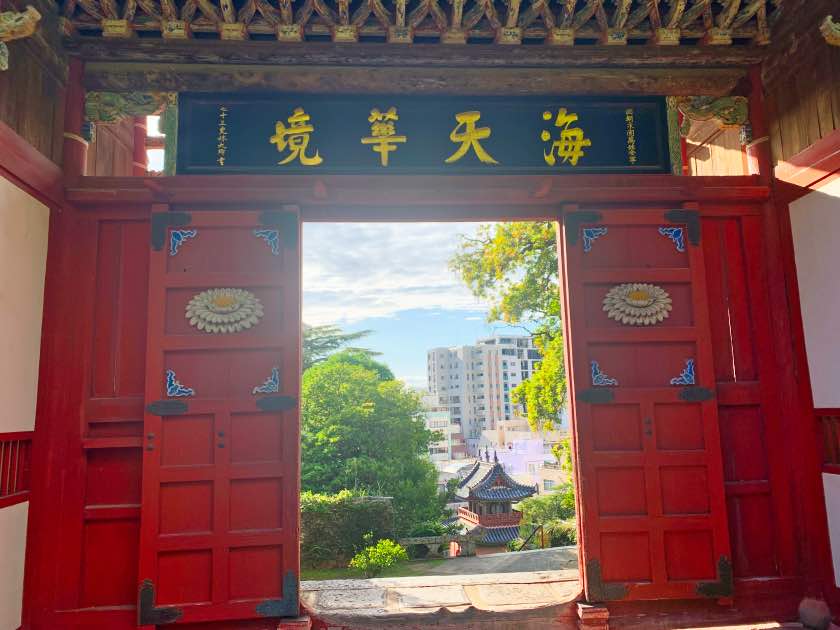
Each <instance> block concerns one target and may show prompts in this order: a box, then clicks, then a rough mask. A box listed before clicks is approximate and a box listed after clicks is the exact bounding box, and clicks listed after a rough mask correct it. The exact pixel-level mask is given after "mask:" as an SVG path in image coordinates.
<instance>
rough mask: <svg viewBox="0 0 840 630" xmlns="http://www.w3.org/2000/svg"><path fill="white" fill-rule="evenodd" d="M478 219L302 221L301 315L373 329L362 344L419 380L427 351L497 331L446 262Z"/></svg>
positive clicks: (422, 382) (404, 376)
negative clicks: (471, 220)
mask: <svg viewBox="0 0 840 630" xmlns="http://www.w3.org/2000/svg"><path fill="white" fill-rule="evenodd" d="M478 225H479V224H477V223H306V224H304V228H303V321H304V322H306V323H307V324H313V325H318V324H337V325H339V326H341V327H342V328H344V329H345V330H348V331H354V330H363V329H371V330H373V331H374V332H373V334H371V335H370V336H369V337H367V338H366V339H365V340H364V344H362V345H364V346H365V347H368V348H370V349H372V350H376V351H378V352H381V353H382V360H383V361H384V362H385V363H387V364H388V365H389V366H390V367H391V369H392V370H393V371H394V373H395V374H396V375H397V378H400V379H402V380H404V381H406V383H408V384H409V385H411V386H414V387H420V386H424V385H425V373H426V350H427V349H429V348H434V347H436V346H455V345H463V344H470V343H473V342H474V341H475V340H476V339H477V338H479V337H484V336H488V335H492V334H495V333H502V332H506V331H507V332H517V333H521V332H523V331H522V329H519V328H515V329H512V328H509V327H507V326H503V325H500V324H498V323H494V324H488V323H487V321H486V319H487V309H488V305H487V304H485V303H483V302H481V301H479V300H477V299H476V298H474V297H473V296H472V294H471V293H470V292H469V291H468V290H467V289H466V287H465V286H464V285H463V283H462V282H461V280H460V279H459V278H458V276H457V275H456V274H454V273H453V272H451V271H450V270H449V268H448V266H447V263H448V260H449V258H450V257H451V256H452V254H453V253H454V252H455V250H456V248H457V245H458V235H459V234H467V235H471V234H474V233H475V230H476V229H477V227H478Z"/></svg>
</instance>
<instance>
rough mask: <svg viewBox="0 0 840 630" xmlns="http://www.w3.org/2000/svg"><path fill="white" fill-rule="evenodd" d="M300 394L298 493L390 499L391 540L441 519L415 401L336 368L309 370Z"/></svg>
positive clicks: (363, 374) (358, 371) (377, 380)
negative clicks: (393, 527)
mask: <svg viewBox="0 0 840 630" xmlns="http://www.w3.org/2000/svg"><path fill="white" fill-rule="evenodd" d="M302 393H303V396H302V404H301V449H302V471H301V481H302V486H303V489H304V490H311V491H313V492H325V493H333V492H337V491H339V490H343V489H350V490H363V491H367V492H368V493H370V494H378V495H387V496H392V497H393V498H394V509H395V512H396V529H397V533H398V534H401V533H403V532H404V531H406V530H407V529H409V528H410V527H411V526H412V525H413V524H415V523H418V522H422V521H427V520H434V519H437V518H440V516H441V506H440V502H439V500H438V492H437V471H436V470H435V467H434V466H433V465H432V463H431V462H430V461H429V460H428V458H427V457H426V453H427V452H428V446H429V441H430V440H431V439H432V437H433V433H432V432H430V431H428V430H427V429H426V427H425V425H424V423H423V419H422V405H421V403H420V399H419V397H418V396H417V395H416V394H414V393H413V392H411V391H409V390H407V389H406V388H405V386H404V385H403V384H402V383H400V382H399V381H395V380H382V378H381V375H380V373H379V372H378V371H375V370H373V369H368V368H366V367H363V366H362V365H357V364H353V363H347V362H343V361H340V360H335V361H325V362H323V363H321V364H318V365H316V366H314V367H312V368H310V369H308V370H307V371H306V372H305V373H304V375H303V386H302Z"/></svg>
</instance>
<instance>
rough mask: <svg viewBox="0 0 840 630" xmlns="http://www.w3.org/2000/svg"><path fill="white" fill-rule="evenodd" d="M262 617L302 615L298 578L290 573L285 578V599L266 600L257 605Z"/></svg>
mask: <svg viewBox="0 0 840 630" xmlns="http://www.w3.org/2000/svg"><path fill="white" fill-rule="evenodd" d="M256 611H257V614H258V615H259V616H260V617H297V616H298V615H299V614H300V594H299V592H298V578H297V576H296V575H295V573H294V571H289V572H287V573H286V576H285V577H284V578H283V599H266V600H264V601H262V602H260V603H259V604H257V609H256Z"/></svg>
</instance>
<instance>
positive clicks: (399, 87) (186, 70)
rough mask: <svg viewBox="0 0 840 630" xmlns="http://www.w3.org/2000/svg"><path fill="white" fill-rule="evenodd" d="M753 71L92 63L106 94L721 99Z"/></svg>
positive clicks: (93, 85) (89, 75) (91, 78)
mask: <svg viewBox="0 0 840 630" xmlns="http://www.w3.org/2000/svg"><path fill="white" fill-rule="evenodd" d="M745 74H746V68H705V69H700V68H636V69H628V68H591V69H589V68H562V67H559V68H558V67H554V68H527V67H522V68H511V67H495V68H493V67H474V68H471V69H468V68H453V67H449V68H443V67H441V68H413V69H411V71H408V70H407V69H406V68H400V67H393V66H390V67H375V68H374V67H364V66H362V67H360V66H343V67H340V66H275V65H271V66H269V65H233V64H223V65H216V64H213V65H210V64H208V65H199V64H178V63H157V64H129V63H119V62H117V63H113V62H88V63H87V65H86V71H85V87H86V88H87V89H88V90H103V91H114V92H120V91H123V92H125V91H166V92H176V91H191V92H230V91H248V90H254V91H286V92H302V93H313V94H317V93H331V94H335V93H359V92H363V93H374V94H375V93H395V92H396V93H405V94H474V95H493V94H499V95H501V94H505V95H528V94H543V95H545V94H576V95H596V94H624V95H675V96H684V95H685V96H689V95H691V96H704V95H710V96H722V95H724V94H728V93H730V92H731V91H732V89H733V88H734V87H735V85H736V84H737V83H738V81H739V80H740V79H741V78H742V77H743V76H744V75H745Z"/></svg>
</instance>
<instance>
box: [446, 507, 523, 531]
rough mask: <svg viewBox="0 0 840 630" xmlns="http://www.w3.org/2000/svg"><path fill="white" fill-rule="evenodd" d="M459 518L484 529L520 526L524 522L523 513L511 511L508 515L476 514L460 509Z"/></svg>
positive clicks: (463, 508)
mask: <svg viewBox="0 0 840 630" xmlns="http://www.w3.org/2000/svg"><path fill="white" fill-rule="evenodd" d="M458 517H459V518H461V519H463V520H464V521H466V522H468V523H471V524H473V525H483V526H484V527H510V526H512V525H519V521H521V520H522V512H518V511H517V510H511V511H510V512H508V513H507V514H481V515H479V514H476V513H475V512H473V511H471V510H469V509H467V508H465V507H460V508H458Z"/></svg>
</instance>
